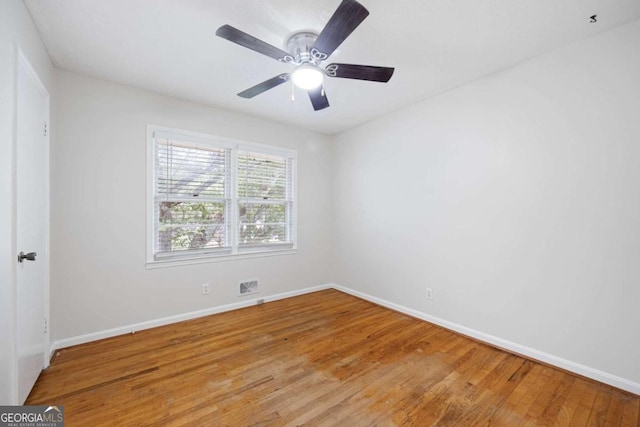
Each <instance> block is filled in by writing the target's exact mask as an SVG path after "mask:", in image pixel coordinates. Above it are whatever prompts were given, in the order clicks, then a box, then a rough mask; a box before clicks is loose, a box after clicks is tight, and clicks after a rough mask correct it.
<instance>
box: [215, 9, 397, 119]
mask: <svg viewBox="0 0 640 427" xmlns="http://www.w3.org/2000/svg"><path fill="white" fill-rule="evenodd" d="M368 15H369V11H368V10H367V9H365V7H364V6H362V5H361V4H360V3H358V2H357V1H356V0H342V3H340V5H339V6H338V8H337V9H336V11H335V12H334V13H333V15H332V16H331V18H329V22H327V24H326V25H325V27H324V29H323V30H322V31H321V32H320V34H316V33H314V32H311V31H298V32H296V33H293V34H292V35H291V36H289V37H288V38H287V40H286V42H285V44H284V45H285V48H286V49H287V50H286V51H285V50H282V49H279V48H277V47H275V46H272V45H270V44H268V43H266V42H263V41H262V40H259V39H257V38H255V37H253V36H251V35H249V34H247V33H245V32H243V31H240V30H238V29H237V28H234V27H232V26H231V25H223V26H222V27H220V28H218V30H217V31H216V35H217V36H219V37H222V38H223V39H227V40H229V41H230V42H233V43H236V44H239V45H240V46H244V47H246V48H249V49H251V50H254V51H256V52H258V53H261V54H263V55H266V56H269V57H271V58H273V59H276V60H278V61H280V62H284V63H287V64H291V65H295V68H294V69H293V71H292V72H291V73H283V74H280V75H277V76H275V77H273V78H270V79H269V80H265V81H264V82H262V83H259V84H257V85H255V86H253V87H250V88H249V89H247V90H244V91H242V92H240V93H239V94H238V96H240V97H242V98H253V97H254V96H256V95H260V94H261V93H263V92H266V91H267V90H269V89H273V88H274V87H276V86H279V85H281V84H283V83H285V82H287V81H289V80H292V81H293V84H294V85H296V86H297V87H299V88H301V89H303V90H306V91H307V92H308V93H309V98H310V99H311V104H312V105H313V109H314V110H316V111H318V110H322V109H324V108H327V107H328V106H329V101H328V100H327V96H326V94H325V92H324V86H323V82H324V76H328V77H340V78H344V79H358V80H368V81H372V82H383V83H386V82H388V81H389V79H390V78H391V76H392V75H393V71H394V69H393V68H390V67H375V66H371V65H355V64H336V63H333V64H329V65H327V66H326V67H324V68H323V67H322V66H321V65H320V64H321V63H322V62H323V61H324V60H326V59H327V58H328V57H329V56H331V54H332V53H333V52H334V51H335V50H336V49H337V48H338V46H340V44H342V42H343V41H344V40H345V39H346V38H347V37H349V35H350V34H351V33H352V32H353V30H355V29H356V28H357V27H358V25H360V23H361V22H362V21H364V19H365V18H366V17H367V16H368Z"/></svg>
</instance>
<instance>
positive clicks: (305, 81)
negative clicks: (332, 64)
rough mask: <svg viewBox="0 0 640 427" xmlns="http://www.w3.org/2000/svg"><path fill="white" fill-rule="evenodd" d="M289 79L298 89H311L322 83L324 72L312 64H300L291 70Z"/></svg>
mask: <svg viewBox="0 0 640 427" xmlns="http://www.w3.org/2000/svg"><path fill="white" fill-rule="evenodd" d="M291 80H293V84H295V85H296V86H298V87H299V88H300V89H304V90H311V89H315V88H317V87H318V86H320V85H321V84H322V82H323V80H324V73H323V72H322V70H321V69H320V68H319V67H316V66H315V65H313V64H302V65H300V66H298V67H297V68H296V69H295V70H294V71H293V73H292V74H291Z"/></svg>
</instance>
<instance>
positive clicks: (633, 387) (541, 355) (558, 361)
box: [331, 284, 640, 395]
mask: <svg viewBox="0 0 640 427" xmlns="http://www.w3.org/2000/svg"><path fill="white" fill-rule="evenodd" d="M331 287H332V288H334V289H336V290H339V291H342V292H344V293H347V294H350V295H353V296H356V297H358V298H362V299H364V300H367V301H370V302H373V303H376V304H378V305H381V306H383V307H387V308H390V309H392V310H395V311H399V312H400V313H404V314H407V315H409V316H412V317H416V318H418V319H422V320H425V321H427V322H430V323H433V324H436V325H438V326H442V327H443V328H446V329H449V330H452V331H455V332H459V333H461V334H463V335H466V336H469V337H472V338H475V339H477V340H479V341H483V342H486V343H488V344H491V345H493V346H495V347H499V348H501V349H504V350H507V351H509V352H513V353H516V354H520V355H523V356H526V357H529V358H531V359H534V360H537V361H540V362H543V363H546V364H548V365H552V366H556V367H558V368H561V369H564V370H567V371H569V372H573V373H575V374H578V375H582V376H583V377H587V378H591V379H593V380H596V381H598V382H601V383H604V384H609V385H611V386H613V387H616V388H619V389H622V390H626V391H628V392H630V393H633V394H636V395H640V384H638V383H636V382H633V381H630V380H628V379H626V378H622V377H619V376H616V375H613V374H609V373H607V372H604V371H600V370H598V369H594V368H591V367H589V366H585V365H582V364H580V363H576V362H572V361H571V360H567V359H563V358H562V357H558V356H554V355H553V354H549V353H545V352H543V351H539V350H536V349H534V348H531V347H526V346H524V345H521V344H518V343H514V342H512V341H507V340H505V339H502V338H499V337H496V336H493V335H489V334H486V333H484V332H480V331H477V330H475V329H471V328H468V327H466V326H462V325H458V324H457V323H453V322H449V321H448V320H444V319H440V318H439V317H435V316H431V315H429V314H426V313H423V312H421V311H418V310H414V309H412V308H409V307H405V306H402V305H400V304H396V303H393V302H389V301H386V300H383V299H381V298H377V297H374V296H371V295H368V294H365V293H363V292H359V291H355V290H353V289H350V288H347V287H344V286H341V285H337V284H331Z"/></svg>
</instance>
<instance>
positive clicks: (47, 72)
mask: <svg viewBox="0 0 640 427" xmlns="http://www.w3.org/2000/svg"><path fill="white" fill-rule="evenodd" d="M16 46H18V47H19V48H20V49H21V50H22V52H23V53H24V54H25V56H26V57H27V59H28V60H29V61H30V62H31V65H32V66H33V67H34V69H35V71H36V73H38V75H39V77H40V79H41V80H42V82H43V84H44V85H45V86H46V87H47V88H48V89H49V88H50V86H51V79H52V72H53V71H52V70H53V67H52V65H51V62H50V61H49V56H48V54H47V52H46V50H45V49H44V46H43V44H42V42H41V40H40V36H39V34H38V32H37V31H36V29H35V26H34V25H33V22H32V21H31V17H30V16H29V13H28V12H27V10H26V8H25V6H24V4H23V3H22V2H21V1H13V0H11V1H8V0H4V1H0V343H2V345H0V404H15V403H16V401H17V395H16V388H15V380H16V377H15V360H14V346H15V331H16V329H15V327H16V325H15V303H16V293H15V280H16V261H15V260H16V258H15V257H16V254H17V252H18V251H17V248H16V242H15V235H14V220H15V218H14V209H15V205H14V201H13V200H14V199H13V189H14V181H13V179H14V178H13V174H14V173H15V161H14V156H15V147H14V141H15V140H14V126H15V99H16V98H15V90H16V79H15V70H16V56H15V48H16Z"/></svg>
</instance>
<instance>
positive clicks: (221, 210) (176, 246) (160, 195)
mask: <svg viewBox="0 0 640 427" xmlns="http://www.w3.org/2000/svg"><path fill="white" fill-rule="evenodd" d="M155 150H156V156H155V160H156V164H155V165H156V167H155V202H156V203H155V224H156V233H155V235H156V241H155V248H156V250H155V252H156V254H159V255H162V254H170V253H175V252H185V251H191V252H203V251H205V252H206V251H207V250H211V249H220V248H229V247H230V240H229V237H228V236H229V221H228V217H229V213H230V212H229V211H230V207H231V203H230V191H229V190H230V189H229V183H230V179H229V174H230V169H231V168H230V160H231V156H230V150H229V149H226V148H215V147H195V146H190V145H188V144H186V143H184V142H181V141H179V140H172V139H168V138H156V146H155Z"/></svg>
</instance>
